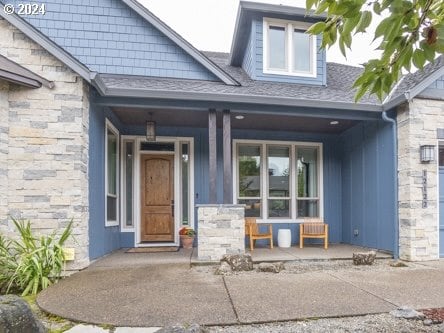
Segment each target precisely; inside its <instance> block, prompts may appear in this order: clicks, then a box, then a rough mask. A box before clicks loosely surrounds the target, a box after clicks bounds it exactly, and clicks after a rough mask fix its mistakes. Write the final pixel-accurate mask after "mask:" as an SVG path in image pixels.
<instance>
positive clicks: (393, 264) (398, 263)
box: [389, 260, 408, 267]
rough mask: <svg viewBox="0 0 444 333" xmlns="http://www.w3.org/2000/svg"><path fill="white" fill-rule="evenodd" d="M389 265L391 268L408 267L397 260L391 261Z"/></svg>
mask: <svg viewBox="0 0 444 333" xmlns="http://www.w3.org/2000/svg"><path fill="white" fill-rule="evenodd" d="M389 265H390V266H391V267H408V266H407V265H406V264H405V263H404V262H402V261H399V260H397V261H392V262H390V263H389Z"/></svg>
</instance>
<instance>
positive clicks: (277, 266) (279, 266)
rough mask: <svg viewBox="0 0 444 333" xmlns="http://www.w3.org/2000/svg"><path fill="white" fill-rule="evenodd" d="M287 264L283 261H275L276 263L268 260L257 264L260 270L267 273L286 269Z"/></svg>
mask: <svg viewBox="0 0 444 333" xmlns="http://www.w3.org/2000/svg"><path fill="white" fill-rule="evenodd" d="M284 269H285V266H284V263H282V262H275V263H268V262H261V263H260V264H259V265H258V266H257V269H256V270H257V271H258V272H266V273H279V272H280V271H282V270H284Z"/></svg>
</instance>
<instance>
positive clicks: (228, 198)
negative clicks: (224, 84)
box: [223, 110, 233, 204]
mask: <svg viewBox="0 0 444 333" xmlns="http://www.w3.org/2000/svg"><path fill="white" fill-rule="evenodd" d="M223 147H224V148H223V153H224V204H232V203H233V178H232V170H231V114H230V110H224V111H223Z"/></svg>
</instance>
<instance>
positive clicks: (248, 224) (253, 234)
mask: <svg viewBox="0 0 444 333" xmlns="http://www.w3.org/2000/svg"><path fill="white" fill-rule="evenodd" d="M260 225H261V226H268V232H262V233H261V232H259V225H258V224H257V223H256V218H255V217H246V218H245V236H248V237H249V238H250V250H251V251H253V249H254V244H255V241H256V239H269V240H270V249H272V248H273V229H272V227H271V224H260Z"/></svg>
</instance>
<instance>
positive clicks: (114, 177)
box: [105, 119, 119, 227]
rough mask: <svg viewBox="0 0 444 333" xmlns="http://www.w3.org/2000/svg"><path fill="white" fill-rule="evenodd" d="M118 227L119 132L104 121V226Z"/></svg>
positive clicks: (108, 122) (107, 121)
mask: <svg viewBox="0 0 444 333" xmlns="http://www.w3.org/2000/svg"><path fill="white" fill-rule="evenodd" d="M117 225H119V131H118V130H117V128H116V127H115V126H114V125H113V124H112V123H111V122H110V121H109V120H108V119H106V120H105V226H106V227H112V226H117Z"/></svg>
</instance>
